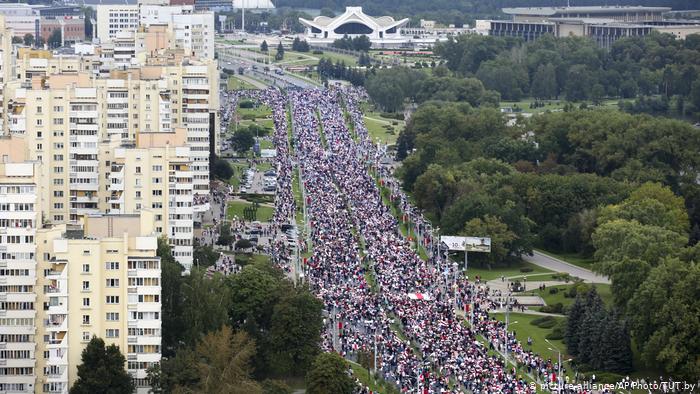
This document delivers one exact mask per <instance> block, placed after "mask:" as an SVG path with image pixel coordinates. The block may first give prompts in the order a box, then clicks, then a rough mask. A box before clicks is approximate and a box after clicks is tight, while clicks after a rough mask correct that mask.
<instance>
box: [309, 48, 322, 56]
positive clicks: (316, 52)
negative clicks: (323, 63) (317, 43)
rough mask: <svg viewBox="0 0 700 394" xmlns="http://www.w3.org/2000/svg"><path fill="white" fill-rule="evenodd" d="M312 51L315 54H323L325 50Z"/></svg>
mask: <svg viewBox="0 0 700 394" xmlns="http://www.w3.org/2000/svg"><path fill="white" fill-rule="evenodd" d="M311 53H313V54H314V55H323V51H322V50H319V49H314V51H313V52H311Z"/></svg>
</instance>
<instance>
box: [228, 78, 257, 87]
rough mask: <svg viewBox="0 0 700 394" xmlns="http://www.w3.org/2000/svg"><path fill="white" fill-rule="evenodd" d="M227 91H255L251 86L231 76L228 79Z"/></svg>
mask: <svg viewBox="0 0 700 394" xmlns="http://www.w3.org/2000/svg"><path fill="white" fill-rule="evenodd" d="M227 85H228V90H245V89H257V88H256V87H255V86H253V85H252V84H250V83H248V82H246V81H244V80H242V79H240V78H238V77H236V76H234V75H232V76H230V77H228V82H227Z"/></svg>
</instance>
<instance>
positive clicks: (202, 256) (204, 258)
mask: <svg viewBox="0 0 700 394" xmlns="http://www.w3.org/2000/svg"><path fill="white" fill-rule="evenodd" d="M220 256H221V252H218V251H216V250H214V248H213V247H211V246H209V245H200V244H199V242H198V241H197V239H196V238H195V241H194V251H193V253H192V257H193V260H194V264H195V265H197V266H199V267H209V266H212V265H214V264H215V263H216V261H217V260H219V257H220Z"/></svg>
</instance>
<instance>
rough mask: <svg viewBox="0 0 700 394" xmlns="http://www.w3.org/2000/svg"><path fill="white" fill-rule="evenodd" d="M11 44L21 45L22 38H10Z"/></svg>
mask: <svg viewBox="0 0 700 394" xmlns="http://www.w3.org/2000/svg"><path fill="white" fill-rule="evenodd" d="M12 43H13V44H21V43H22V37H19V36H13V37H12Z"/></svg>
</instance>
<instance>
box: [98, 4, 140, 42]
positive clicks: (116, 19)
mask: <svg viewBox="0 0 700 394" xmlns="http://www.w3.org/2000/svg"><path fill="white" fill-rule="evenodd" d="M96 23H97V26H96V27H97V38H99V39H100V41H101V42H107V41H111V40H112V39H114V38H115V37H116V36H117V33H118V32H119V31H121V30H131V31H135V30H136V29H137V28H138V26H139V7H138V5H136V4H133V5H129V4H100V5H98V6H97V20H96Z"/></svg>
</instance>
